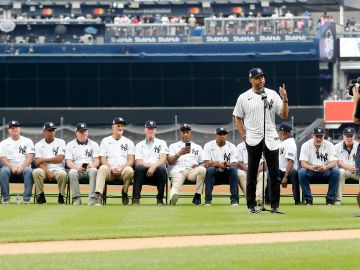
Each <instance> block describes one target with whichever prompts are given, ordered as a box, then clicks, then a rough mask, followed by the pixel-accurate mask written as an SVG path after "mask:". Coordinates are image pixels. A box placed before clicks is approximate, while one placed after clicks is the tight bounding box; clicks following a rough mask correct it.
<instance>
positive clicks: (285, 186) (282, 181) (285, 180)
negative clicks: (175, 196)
mask: <svg viewBox="0 0 360 270" xmlns="http://www.w3.org/2000/svg"><path fill="white" fill-rule="evenodd" d="M287 184H288V180H287V178H286V177H283V179H281V186H282V187H283V188H287Z"/></svg>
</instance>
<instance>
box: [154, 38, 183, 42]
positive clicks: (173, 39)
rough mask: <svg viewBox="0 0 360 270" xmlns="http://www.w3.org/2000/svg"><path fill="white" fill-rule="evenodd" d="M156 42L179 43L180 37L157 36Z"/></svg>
mask: <svg viewBox="0 0 360 270" xmlns="http://www.w3.org/2000/svg"><path fill="white" fill-rule="evenodd" d="M158 42H163V43H179V42H180V38H178V37H158Z"/></svg>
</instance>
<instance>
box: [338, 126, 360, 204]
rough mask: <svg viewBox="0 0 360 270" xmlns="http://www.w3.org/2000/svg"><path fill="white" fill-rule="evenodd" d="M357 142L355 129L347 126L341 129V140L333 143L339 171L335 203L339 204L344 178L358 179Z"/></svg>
mask: <svg viewBox="0 0 360 270" xmlns="http://www.w3.org/2000/svg"><path fill="white" fill-rule="evenodd" d="M358 147H359V142H358V141H356V140H355V129H353V128H352V127H347V128H345V129H344V130H343V140H342V141H341V142H339V143H338V144H336V145H335V151H336V157H337V159H338V160H337V165H338V167H339V171H340V178H339V187H338V189H337V192H336V199H335V204H337V205H340V204H341V201H342V194H343V190H344V185H345V179H347V178H351V179H354V180H357V181H359V178H360V177H359V176H358V175H356V168H355V156H356V152H357V150H358Z"/></svg>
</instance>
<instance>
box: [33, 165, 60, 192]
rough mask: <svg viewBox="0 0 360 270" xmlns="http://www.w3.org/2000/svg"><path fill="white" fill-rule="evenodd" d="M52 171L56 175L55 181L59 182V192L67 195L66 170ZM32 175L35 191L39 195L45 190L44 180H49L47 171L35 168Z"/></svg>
mask: <svg viewBox="0 0 360 270" xmlns="http://www.w3.org/2000/svg"><path fill="white" fill-rule="evenodd" d="M52 173H53V174H54V176H55V181H56V182H57V183H58V186H59V193H60V194H61V195H63V196H65V188H66V183H67V173H66V171H65V170H56V171H52ZM32 175H33V179H34V183H35V193H36V195H39V194H41V193H43V192H44V180H47V175H46V172H45V171H44V170H43V169H41V168H37V169H34V170H33V172H32Z"/></svg>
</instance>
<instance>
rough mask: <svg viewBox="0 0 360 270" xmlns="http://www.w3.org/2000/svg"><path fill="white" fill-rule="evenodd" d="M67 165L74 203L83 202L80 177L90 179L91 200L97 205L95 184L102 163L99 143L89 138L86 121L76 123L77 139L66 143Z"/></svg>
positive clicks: (90, 203) (89, 203) (92, 203)
mask: <svg viewBox="0 0 360 270" xmlns="http://www.w3.org/2000/svg"><path fill="white" fill-rule="evenodd" d="M65 160H66V165H67V166H68V168H69V169H70V171H69V180H70V187H71V192H72V195H73V205H80V204H81V193H80V185H79V179H84V178H85V179H89V202H88V205H95V203H96V201H95V185H96V174H97V168H98V167H99V165H100V159H99V145H98V144H97V143H96V142H94V141H93V140H90V139H89V131H88V127H87V125H86V123H78V124H77V125H76V131H75V139H74V140H72V141H71V142H69V143H68V144H67V145H66V155H65Z"/></svg>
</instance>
